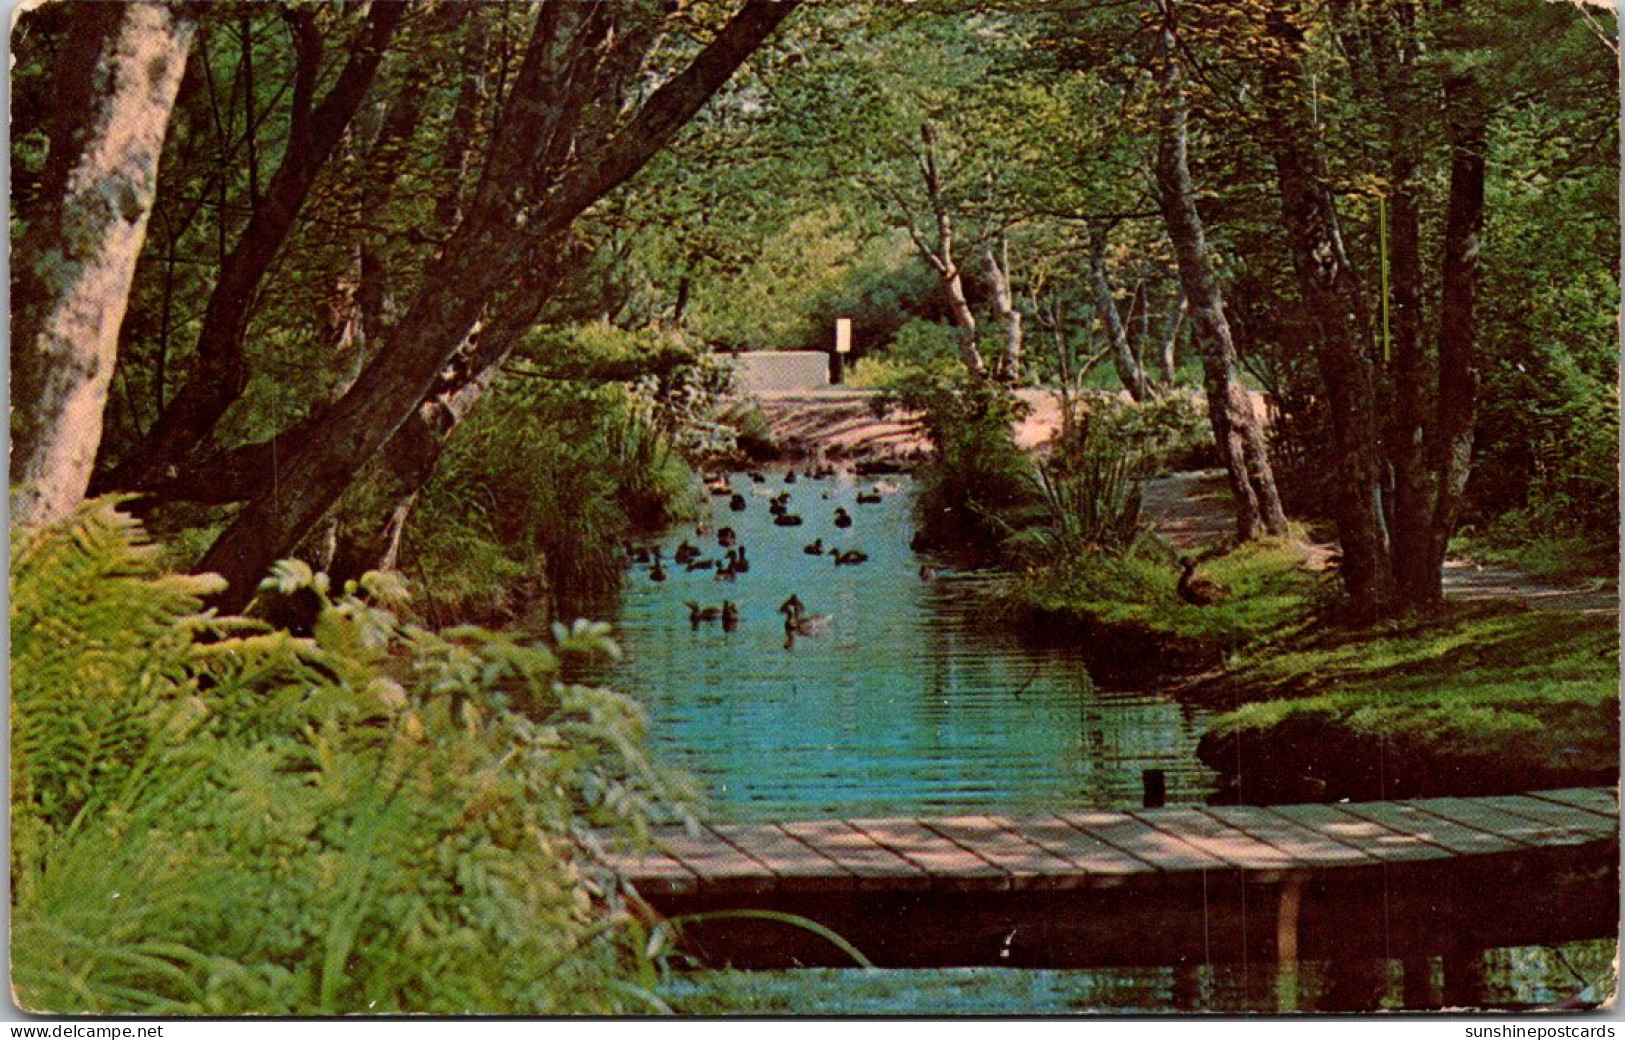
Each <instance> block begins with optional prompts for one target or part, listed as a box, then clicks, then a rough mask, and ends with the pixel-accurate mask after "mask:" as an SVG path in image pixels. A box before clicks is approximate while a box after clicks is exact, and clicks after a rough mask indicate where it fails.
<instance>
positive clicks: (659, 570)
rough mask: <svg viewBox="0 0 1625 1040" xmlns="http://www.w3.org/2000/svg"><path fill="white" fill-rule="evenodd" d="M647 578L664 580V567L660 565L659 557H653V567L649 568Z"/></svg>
mask: <svg viewBox="0 0 1625 1040" xmlns="http://www.w3.org/2000/svg"><path fill="white" fill-rule="evenodd" d="M649 580H650V581H665V580H666V568H664V567H662V566H661V565H660V560H659V558H656V559H655V565H654V566H653V567H650V568H649Z"/></svg>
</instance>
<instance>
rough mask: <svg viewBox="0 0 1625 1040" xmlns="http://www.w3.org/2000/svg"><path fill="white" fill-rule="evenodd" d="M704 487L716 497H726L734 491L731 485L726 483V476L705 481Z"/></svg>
mask: <svg viewBox="0 0 1625 1040" xmlns="http://www.w3.org/2000/svg"><path fill="white" fill-rule="evenodd" d="M705 486H706V488H707V489H708V490H709V491H710V492H711V494H713V495H715V496H717V497H718V498H727V497H728V496H729V495H731V494H733V493H734V489H733V485H732V484H729V483H728V480H727V478H726V477H724V478H723V479H721V480H715V481H711V482H709V483H707V484H706V485H705Z"/></svg>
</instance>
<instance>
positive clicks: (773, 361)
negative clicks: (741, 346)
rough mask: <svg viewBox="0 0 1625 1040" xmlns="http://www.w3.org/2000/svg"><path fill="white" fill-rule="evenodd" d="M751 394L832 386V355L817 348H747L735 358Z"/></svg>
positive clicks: (741, 378)
mask: <svg viewBox="0 0 1625 1040" xmlns="http://www.w3.org/2000/svg"><path fill="white" fill-rule="evenodd" d="M734 370H735V371H736V372H738V373H739V385H740V388H741V389H743V390H745V391H746V392H748V393H755V394H759V393H783V392H786V391H797V390H817V389H820V388H822V387H826V386H828V385H829V355H828V354H825V353H823V352H822V351H815V350H797V351H788V350H785V351H781V350H747V351H744V352H742V353H740V354H738V355H737V356H736V357H735V358H734Z"/></svg>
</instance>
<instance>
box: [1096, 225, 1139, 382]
mask: <svg viewBox="0 0 1625 1040" xmlns="http://www.w3.org/2000/svg"><path fill="white" fill-rule="evenodd" d="M1089 288H1090V290H1091V291H1092V292H1093V294H1094V304H1095V313H1096V314H1097V315H1099V317H1100V323H1101V325H1103V326H1104V327H1105V330H1106V341H1107V342H1108V343H1110V344H1111V347H1112V360H1113V362H1115V363H1116V365H1117V375H1118V378H1120V379H1121V380H1122V381H1123V388H1124V389H1125V390H1127V391H1128V395H1129V396H1130V397H1132V398H1133V399H1134V400H1135V401H1136V402H1139V401H1144V400H1145V399H1146V398H1148V397H1150V396H1151V387H1150V384H1149V382H1148V381H1147V380H1146V378H1145V368H1144V367H1143V366H1141V364H1140V360H1139V358H1137V357H1135V356H1134V348H1133V346H1132V345H1131V344H1130V343H1129V339H1128V329H1127V328H1126V327H1125V326H1124V325H1123V317H1122V315H1121V314H1120V313H1119V312H1118V310H1117V298H1116V297H1115V296H1114V295H1113V294H1112V284H1111V281H1110V279H1108V278H1107V277H1106V236H1105V234H1104V233H1100V234H1097V235H1096V236H1095V240H1094V247H1093V249H1092V250H1091V251H1090V254H1089Z"/></svg>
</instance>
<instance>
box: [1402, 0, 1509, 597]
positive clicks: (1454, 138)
mask: <svg viewBox="0 0 1625 1040" xmlns="http://www.w3.org/2000/svg"><path fill="white" fill-rule="evenodd" d="M1453 6H1454V5H1453ZM1444 91H1445V104H1444V109H1445V117H1446V120H1447V124H1446V126H1447V129H1446V133H1447V135H1448V137H1449V141H1450V201H1449V204H1448V207H1447V212H1446V215H1445V232H1444V265H1443V270H1442V272H1441V278H1440V280H1441V282H1442V284H1443V290H1442V295H1441V298H1440V301H1439V369H1438V370H1439V388H1438V418H1437V422H1436V425H1435V427H1434V430H1433V436H1432V437H1430V438H1429V440H1428V464H1429V467H1430V469H1431V470H1432V474H1433V480H1434V486H1435V488H1436V491H1435V496H1434V501H1433V503H1432V505H1433V512H1432V515H1431V516H1430V517H1429V518H1428V520H1429V530H1428V536H1429V541H1428V544H1427V545H1426V546H1425V547H1419V549H1420V551H1419V552H1418V553H1417V555H1416V556H1415V557H1412V558H1408V559H1405V560H1403V561H1401V564H1400V566H1401V568H1402V569H1401V571H1400V581H1401V593H1402V595H1403V596H1404V599H1405V605H1406V606H1407V607H1408V608H1411V609H1415V610H1422V611H1431V610H1434V609H1436V608H1437V607H1438V605H1439V601H1440V599H1441V597H1442V595H1443V587H1442V585H1443V575H1444V557H1445V552H1446V550H1447V549H1448V548H1449V545H1450V537H1451V535H1452V534H1454V533H1455V529H1456V521H1457V519H1458V518H1459V517H1460V515H1461V502H1462V496H1463V494H1464V493H1465V491H1466V488H1467V477H1468V475H1469V473H1470V472H1471V469H1472V457H1473V427H1474V424H1475V422H1476V421H1477V416H1478V367H1477V359H1476V356H1475V355H1476V350H1475V340H1476V333H1477V315H1476V307H1477V299H1478V274H1479V247H1480V239H1481V236H1482V235H1483V232H1484V171H1485V153H1486V149H1487V147H1488V124H1489V112H1488V107H1487V105H1486V103H1485V100H1484V97H1483V95H1482V93H1481V88H1480V86H1479V84H1478V82H1477V80H1476V78H1475V76H1474V74H1473V73H1471V72H1462V73H1458V74H1454V75H1451V76H1450V77H1448V78H1447V79H1446V80H1445V86H1444Z"/></svg>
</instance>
